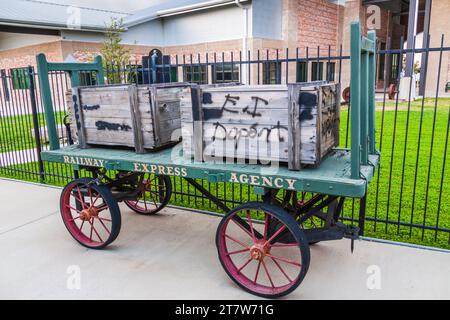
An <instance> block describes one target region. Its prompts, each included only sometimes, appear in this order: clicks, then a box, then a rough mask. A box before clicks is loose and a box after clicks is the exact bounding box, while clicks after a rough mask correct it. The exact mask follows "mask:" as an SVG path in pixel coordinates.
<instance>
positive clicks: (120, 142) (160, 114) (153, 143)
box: [67, 83, 188, 153]
mask: <svg viewBox="0 0 450 320" xmlns="http://www.w3.org/2000/svg"><path fill="white" fill-rule="evenodd" d="M187 86H188V84H185V83H177V84H159V85H142V86H135V85H109V86H95V87H80V88H74V89H72V92H70V93H68V96H67V103H68V109H69V119H70V124H71V133H72V138H73V140H74V141H75V142H77V143H78V144H79V146H80V147H81V148H88V147H89V146H90V145H96V146H98V145H102V146H123V147H133V148H135V149H136V152H138V153H144V152H146V151H151V150H154V149H157V148H161V147H164V146H168V145H172V144H174V143H177V142H179V141H180V138H181V133H180V128H181V120H180V94H181V92H182V91H183V89H185V88H186V87H187Z"/></svg>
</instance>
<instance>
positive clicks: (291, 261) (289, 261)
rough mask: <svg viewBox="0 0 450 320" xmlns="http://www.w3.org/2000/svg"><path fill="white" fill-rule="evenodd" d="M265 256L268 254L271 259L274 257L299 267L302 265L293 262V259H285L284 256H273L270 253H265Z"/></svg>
mask: <svg viewBox="0 0 450 320" xmlns="http://www.w3.org/2000/svg"><path fill="white" fill-rule="evenodd" d="M266 256H268V257H269V258H272V259H276V260H279V261H283V262H286V263H289V264H292V265H294V266H297V267H300V268H301V267H302V265H301V264H300V263H298V262H295V261H293V260H288V259H285V258H281V257H276V256H273V255H271V254H266Z"/></svg>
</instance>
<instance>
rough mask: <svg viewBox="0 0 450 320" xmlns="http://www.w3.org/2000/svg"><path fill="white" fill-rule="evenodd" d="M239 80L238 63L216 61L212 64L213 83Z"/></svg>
mask: <svg viewBox="0 0 450 320" xmlns="http://www.w3.org/2000/svg"><path fill="white" fill-rule="evenodd" d="M227 82H239V65H237V64H231V63H217V64H216V65H214V66H213V83H227Z"/></svg>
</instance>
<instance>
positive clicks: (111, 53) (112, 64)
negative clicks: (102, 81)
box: [100, 18, 130, 84]
mask: <svg viewBox="0 0 450 320" xmlns="http://www.w3.org/2000/svg"><path fill="white" fill-rule="evenodd" d="M124 32H125V28H124V26H123V19H116V18H112V19H111V23H110V25H109V26H108V28H107V30H106V32H105V40H104V41H103V47H102V49H101V50H100V53H101V55H102V57H103V64H104V68H105V69H106V70H107V72H106V74H107V75H108V83H109V84H115V83H121V82H122V80H123V79H122V77H123V75H122V74H121V72H120V71H119V70H120V69H121V68H122V67H123V66H124V65H125V63H127V62H128V61H129V60H130V51H129V50H128V49H125V48H124V47H123V45H122V44H121V42H122V33H124ZM108 69H109V72H108Z"/></svg>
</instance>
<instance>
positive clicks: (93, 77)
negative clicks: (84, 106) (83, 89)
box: [80, 71, 97, 86]
mask: <svg viewBox="0 0 450 320" xmlns="http://www.w3.org/2000/svg"><path fill="white" fill-rule="evenodd" d="M80 85H81V86H95V85H97V74H96V73H95V72H92V71H81V72H80Z"/></svg>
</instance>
